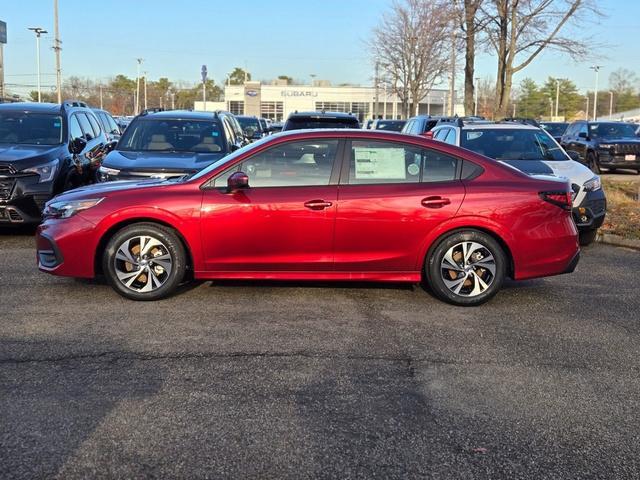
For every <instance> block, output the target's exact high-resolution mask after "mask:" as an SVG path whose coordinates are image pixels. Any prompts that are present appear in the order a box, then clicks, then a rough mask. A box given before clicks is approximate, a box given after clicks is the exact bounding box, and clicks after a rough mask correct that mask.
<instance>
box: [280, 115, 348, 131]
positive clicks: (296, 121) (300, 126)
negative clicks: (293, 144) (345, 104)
mask: <svg viewBox="0 0 640 480" xmlns="http://www.w3.org/2000/svg"><path fill="white" fill-rule="evenodd" d="M315 128H360V123H358V119H357V118H355V117H353V118H351V117H346V118H335V117H333V118H332V117H293V118H290V119H288V120H287V123H286V125H285V128H284V129H283V130H306V129H315Z"/></svg>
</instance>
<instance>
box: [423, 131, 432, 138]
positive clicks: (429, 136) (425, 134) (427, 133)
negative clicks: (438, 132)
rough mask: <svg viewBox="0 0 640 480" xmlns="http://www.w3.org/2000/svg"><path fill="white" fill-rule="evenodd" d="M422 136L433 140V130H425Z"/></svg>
mask: <svg viewBox="0 0 640 480" xmlns="http://www.w3.org/2000/svg"><path fill="white" fill-rule="evenodd" d="M422 136H423V137H424V138H428V139H429V140H433V132H432V131H431V130H429V131H428V132H423V133H422Z"/></svg>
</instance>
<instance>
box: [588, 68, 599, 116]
mask: <svg viewBox="0 0 640 480" xmlns="http://www.w3.org/2000/svg"><path fill="white" fill-rule="evenodd" d="M589 68H590V69H591V70H593V71H594V72H596V88H595V91H594V92H593V120H594V121H596V120H597V119H598V72H599V71H600V69H601V68H602V65H594V66H592V67H589Z"/></svg>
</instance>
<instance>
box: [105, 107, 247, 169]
mask: <svg viewBox="0 0 640 480" xmlns="http://www.w3.org/2000/svg"><path fill="white" fill-rule="evenodd" d="M234 122H235V125H234ZM237 130H239V127H238V126H237V121H236V119H235V118H234V117H233V115H232V114H230V113H228V112H215V113H209V112H192V111H186V110H184V111H183V110H171V111H166V112H165V111H158V112H150V113H143V114H141V115H138V116H137V117H136V118H134V119H133V121H132V122H131V124H130V125H129V126H128V127H127V129H126V130H125V132H124V133H123V134H122V137H121V138H120V141H119V142H118V146H117V147H116V149H115V150H114V151H112V152H111V153H109V155H107V157H106V158H105V159H104V161H103V162H102V166H101V167H100V174H101V179H102V180H103V181H107V180H136V179H138V180H139V179H144V178H150V177H155V178H169V177H179V176H183V175H186V174H191V173H195V172H198V171H199V170H202V169H203V168H204V167H206V166H208V165H210V164H211V163H213V162H216V161H217V160H220V159H221V158H222V157H224V156H225V155H227V154H229V153H230V152H233V151H234V150H237V149H238V148H240V147H242V146H244V145H245V143H246V140H245V138H244V136H243V135H242V133H240V134H238V133H237Z"/></svg>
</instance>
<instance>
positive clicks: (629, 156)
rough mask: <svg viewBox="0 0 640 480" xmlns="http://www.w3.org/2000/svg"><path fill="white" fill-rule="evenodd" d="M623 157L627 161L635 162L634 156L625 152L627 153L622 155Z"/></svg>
mask: <svg viewBox="0 0 640 480" xmlns="http://www.w3.org/2000/svg"><path fill="white" fill-rule="evenodd" d="M624 159H625V160H626V161H627V162H635V161H636V156H635V155H629V154H627V155H625V156H624Z"/></svg>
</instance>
